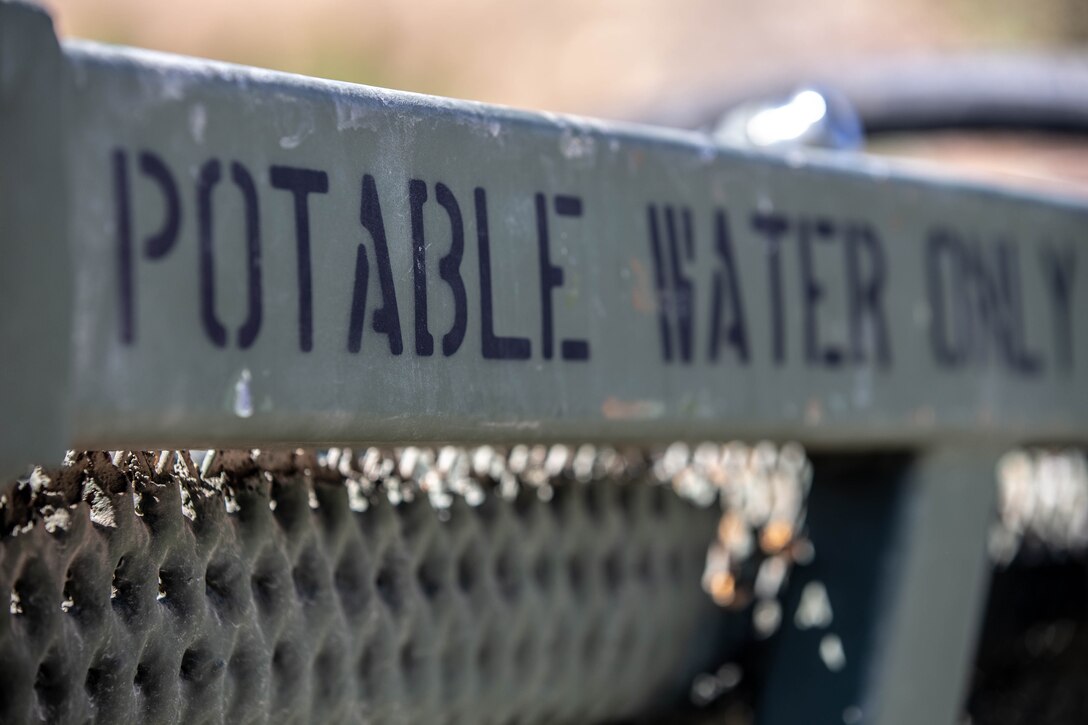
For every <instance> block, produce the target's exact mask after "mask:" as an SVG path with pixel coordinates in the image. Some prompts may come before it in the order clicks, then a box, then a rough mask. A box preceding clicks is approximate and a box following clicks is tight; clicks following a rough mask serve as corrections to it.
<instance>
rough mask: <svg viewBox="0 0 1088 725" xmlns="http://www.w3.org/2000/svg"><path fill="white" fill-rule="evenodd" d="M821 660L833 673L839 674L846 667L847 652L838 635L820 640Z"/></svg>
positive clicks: (826, 636) (830, 635) (829, 635)
mask: <svg viewBox="0 0 1088 725" xmlns="http://www.w3.org/2000/svg"><path fill="white" fill-rule="evenodd" d="M820 659H822V660H823V661H824V664H825V665H827V669H829V670H831V671H832V672H839V671H840V670H842V668H843V667H846V652H845V651H844V650H843V648H842V640H841V639H839V636H838V635H837V634H827V635H824V638H823V639H821V640H820Z"/></svg>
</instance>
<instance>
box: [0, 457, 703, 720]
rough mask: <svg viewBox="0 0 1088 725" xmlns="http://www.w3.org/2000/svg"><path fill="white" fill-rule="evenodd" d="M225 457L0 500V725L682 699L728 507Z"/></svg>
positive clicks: (515, 714) (635, 494)
mask: <svg viewBox="0 0 1088 725" xmlns="http://www.w3.org/2000/svg"><path fill="white" fill-rule="evenodd" d="M170 460H171V461H173V459H172V458H171V459H170ZM224 460H226V461H227V464H226V465H219V466H218V468H214V469H213V471H212V473H214V474H215V475H209V474H206V475H205V476H204V477H203V480H200V479H199V477H196V476H194V475H193V474H194V473H195V471H194V470H193V469H192V468H191V467H186V466H183V465H180V464H179V465H177V466H173V465H169V466H165V468H166V469H167V470H165V471H163V472H159V473H156V472H155V471H156V469H155V467H154V463H153V462H152V463H149V462H148V457H147V455H146V454H138V455H128V454H126V455H123V456H115V457H114V459H113V460H111V459H110V457H108V456H106V455H105V454H94V455H92V454H81V455H79V456H75V457H72V459H71V460H69V461H68V465H67V467H66V468H65V469H64V470H61V471H57V472H52V473H48V474H43V473H41V472H39V473H38V474H37V475H36V476H35V477H34V478H33V479H32V480H31V481H30V482H23V483H22V484H18V485H11V486H9V487H8V488H7V490H6V495H5V497H4V501H3V525H4V535H3V540H2V545H0V592H10V606H0V683H2V684H0V722H4V723H9V722H10V723H16V722H34V721H39V720H44V721H50V722H73V723H84V722H100V723H124V722H153V723H160V722H161V723H211V722H216V723H219V722H229V723H247V722H275V723H289V722H298V723H323V722H413V723H424V722H426V723H432V722H435V723H437V722H460V723H497V722H514V721H515V720H516V721H517V722H519V723H524V722H590V721H596V720H606V719H615V718H620V717H624V716H629V715H632V714H634V713H639V712H643V711H645V710H646V709H647V708H649V707H651V706H653V705H654V704H655V703H660V702H667V701H668V700H669V698H672V697H675V696H676V695H677V694H678V693H684V692H686V689H687V687H688V685H689V683H690V677H691V675H692V673H693V671H694V669H695V668H697V667H698V666H699V663H697V662H694V661H693V660H692V654H691V653H692V652H693V651H695V650H697V649H698V648H695V649H694V650H693V647H692V644H693V642H695V641H697V640H698V639H699V637H700V631H701V630H702V629H703V628H704V627H705V626H706V624H707V622H708V621H709V620H710V619H711V618H714V617H717V616H719V615H718V614H717V613H716V611H715V608H714V606H713V604H712V603H711V602H710V600H709V598H708V597H707V596H706V594H705V593H704V592H703V591H702V590H701V588H700V584H699V581H700V575H701V574H702V571H703V565H704V560H705V554H706V545H707V542H708V541H710V540H711V539H712V538H713V537H714V532H715V527H716V524H717V521H718V511H716V510H714V509H701V508H698V507H695V506H693V505H692V504H690V503H688V502H687V501H685V500H683V499H681V498H680V497H678V496H676V495H675V494H674V493H672V491H671V490H670V489H668V488H667V487H663V486H660V485H651V484H647V485H640V481H639V480H637V479H640V478H641V477H643V476H644V475H645V474H644V473H643V472H642V471H641V470H638V469H637V468H636V469H634V470H628V471H627V472H625V473H621V474H619V475H617V474H616V473H615V472H609V473H607V474H606V475H603V476H600V475H598V474H599V472H598V473H594V474H592V475H591V476H589V477H590V478H595V479H596V480H592V481H590V482H588V483H579V482H575V481H574V480H561V479H564V478H569V476H566V475H565V474H560V475H559V476H558V478H556V479H552V480H551V481H550V482H549V483H547V484H546V485H543V486H540V485H525V483H524V481H518V482H517V483H518V485H516V486H514V487H511V486H510V485H508V484H510V483H511V481H510V480H508V478H509V477H507V476H506V475H505V474H504V475H503V476H498V477H497V478H492V477H491V476H490V475H489V474H485V475H483V476H480V475H478V472H477V473H476V474H473V479H472V481H473V482H474V483H476V484H480V489H479V490H476V489H472V488H470V489H466V490H467V491H468V495H462V494H465V491H466V490H462V491H461V492H460V493H456V492H455V493H453V494H449V495H447V494H446V493H442V494H441V495H438V494H436V491H435V490H430V491H428V490H426V489H427V486H426V485H424V486H423V487H422V488H419V487H416V488H412V487H408V486H398V485H396V474H395V472H394V471H393V470H391V469H392V468H393V466H391V465H384V467H383V465H382V464H381V461H378V462H377V463H375V461H373V460H372V461H371V463H372V464H374V466H377V468H374V471H378V473H375V472H374V471H371V474H370V475H369V477H367V476H363V475H358V476H357V475H356V474H354V473H352V472H351V471H346V472H344V471H342V472H340V473H337V472H336V469H335V468H333V469H329V468H327V467H325V468H320V467H316V466H315V465H313V464H314V460H313V457H300V456H295V455H286V456H283V455H281V456H279V457H278V458H276V459H274V460H273V459H268V460H266V461H262V460H261V459H258V462H257V463H254V461H253V460H252V459H250V458H249V457H248V456H241V457H235V458H234V459H230V458H229V457H224ZM115 462H116V465H115ZM374 466H372V468H373V467H374ZM345 470H346V469H345ZM382 476H385V477H386V478H387V479H389V480H391V481H393V483H392V484H390V485H386V484H384V483H383V482H382V481H381V480H378V481H375V480H374V479H380V478H382ZM583 478H586V477H585V476H583ZM473 492H475V493H482V496H477V495H474V493H473ZM443 497H444V498H443ZM390 499H392V500H394V501H399V503H396V504H394V503H391V501H390ZM407 499H410V500H407ZM545 499H547V500H545ZM469 501H472V502H473V503H475V504H477V505H475V506H473V505H470V503H469ZM436 503H437V504H438V505H435V504H436Z"/></svg>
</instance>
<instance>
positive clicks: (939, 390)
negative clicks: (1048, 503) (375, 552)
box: [4, 16, 1088, 448]
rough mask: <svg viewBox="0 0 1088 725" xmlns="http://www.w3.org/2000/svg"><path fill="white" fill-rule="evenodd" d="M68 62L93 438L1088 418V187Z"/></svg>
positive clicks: (324, 88) (79, 330)
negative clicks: (950, 177) (954, 174)
mask: <svg viewBox="0 0 1088 725" xmlns="http://www.w3.org/2000/svg"><path fill="white" fill-rule="evenodd" d="M5 17H6V16H5ZM63 61H64V69H65V70H64V75H65V82H64V83H63V84H62V85H61V87H60V88H58V89H57V92H58V93H59V94H60V97H61V103H62V106H63V109H64V110H63V119H64V135H65V142H66V143H65V149H64V154H63V161H62V162H61V169H60V174H59V175H60V177H61V178H62V179H63V180H64V183H65V185H66V186H67V189H68V191H69V194H70V198H69V199H68V200H67V201H65V200H64V197H63V196H59V195H58V196H57V197H56V199H55V200H54V204H53V205H52V208H51V209H50V210H49V212H48V214H47V215H43V218H42V221H43V223H45V222H46V221H48V220H55V219H57V218H59V219H63V220H64V222H65V223H66V225H67V232H66V233H67V237H68V240H69V244H70V248H71V252H70V254H71V262H72V268H73V274H72V279H71V285H72V286H73V288H74V294H75V303H74V305H73V311H72V329H73V346H74V363H73V369H74V373H73V374H74V379H73V390H74V393H73V395H72V397H71V398H70V406H69V409H68V410H67V412H66V415H67V416H68V417H69V418H70V419H71V421H72V424H73V432H72V435H71V436H70V438H71V441H70V442H71V443H72V444H74V445H77V446H80V447H89V448H94V447H102V446H108V447H120V446H125V447H129V446H143V447H156V448H161V447H169V446H203V445H210V444H213V443H214V444H215V445H216V446H224V445H228V446H229V445H250V444H253V445H256V444H262V445H264V444H268V443H274V442H281V443H290V444H320V443H323V442H331V441H340V442H347V441H368V442H380V441H408V440H413V441H446V440H462V441H473V440H486V441H507V440H514V439H517V440H544V439H551V440H556V439H590V440H594V439H597V440H599V439H609V440H613V441H618V440H630V441H639V440H663V439H678V438H688V439H691V438H703V437H708V438H715V439H723V438H728V437H740V438H748V439H752V438H755V437H759V436H773V437H775V438H779V439H783V438H794V439H799V440H801V441H803V442H805V443H806V444H808V445H817V446H818V445H823V444H834V445H836V446H840V447H841V446H848V447H849V446H867V445H872V444H878V443H882V444H886V443H895V444H900V445H908V444H910V445H914V444H919V443H926V442H932V441H936V440H939V439H944V440H947V439H956V438H962V439H967V438H973V439H981V438H987V439H995V440H1002V441H1008V442H1013V441H1018V440H1025V439H1040V438H1047V439H1077V438H1079V439H1083V438H1084V435H1085V432H1086V431H1088V329H1086V327H1085V325H1084V321H1083V317H1081V316H1079V315H1078V310H1081V309H1083V308H1084V306H1085V303H1086V302H1088V260H1086V259H1085V257H1086V255H1088V251H1086V250H1088V247H1086V245H1085V237H1086V234H1088V232H1086V230H1088V224H1086V222H1088V206H1085V205H1084V204H1083V203H1080V202H1076V201H1072V200H1068V201H1067V200H1059V199H1044V198H1038V197H1031V196H1025V195H1014V194H1011V193H1006V192H1003V191H1000V190H996V189H987V188H980V187H975V186H967V185H961V184H956V183H951V182H948V181H942V180H937V179H932V178H924V177H920V176H918V177H912V176H910V175H908V174H906V173H903V172H902V171H900V170H896V169H895V168H894V167H891V166H886V165H884V164H883V163H879V162H876V161H873V160H867V159H865V158H864V157H862V156H858V155H834V154H830V153H827V154H819V153H811V154H807V155H798V154H794V155H790V156H770V155H759V154H755V153H746V152H743V151H737V150H731V149H725V148H722V147H720V146H717V145H715V144H714V143H713V141H712V140H711V139H710V137H708V136H704V135H698V134H694V133H687V132H677V131H670V130H664V129H657V128H649V127H637V126H625V125H618V124H610V123H602V122H597V121H589V120H584V119H575V118H568V117H559V116H553V115H547V114H530V113H524V112H518V111H512V110H507V109H502V108H494V107H489V106H483V105H478V104H473V103H467V102H461V101H451V100H446V99H441V98H431V97H424V96H418V95H412V94H406V93H398V92H393V91H386V90H381V89H376V88H368V87H361V86H353V85H347V84H342V83H334V82H328V81H320V80H314V79H309V78H301V77H297V76H290V75H284V74H279V73H272V72H266V71H261V70H255V69H248V68H240V67H235V66H228V65H222V64H216V63H209V62H204V61H195V60H189V59H184V58H178V57H171V56H165V55H159V54H153V53H147V52H141V51H134V50H126V49H117V48H109V47H103V46H98V45H91V44H83V43H70V44H66V45H65V46H64V47H63ZM4 112H5V113H7V112H8V111H7V110H5V111H4ZM48 163H51V162H50V161H48V160H47V159H44V160H43V161H42V165H47V164H48ZM4 173H5V174H6V175H10V174H11V173H12V172H11V171H10V170H5V171H4ZM37 173H38V169H37V167H36V166H35V167H32V168H29V169H28V170H26V171H23V172H21V174H22V175H24V176H29V177H31V178H33V177H34V175H35V174H37ZM4 243H5V245H6V246H9V247H10V246H11V245H12V244H15V245H24V244H28V243H30V242H29V240H27V239H23V238H18V239H5V240H4ZM12 314H18V315H34V314H35V309H34V308H33V306H28V307H25V308H21V309H19V310H18V311H12V310H7V311H5V315H12ZM42 332H44V331H42Z"/></svg>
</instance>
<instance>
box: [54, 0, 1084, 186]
mask: <svg viewBox="0 0 1088 725" xmlns="http://www.w3.org/2000/svg"><path fill="white" fill-rule="evenodd" d="M50 4H51V5H52V7H53V10H54V12H55V17H56V18H57V19H58V22H59V26H60V32H61V33H62V35H64V36H68V37H82V38H88V39H93V40H100V41H105V42H110V43H120V44H125V45H134V46H141V47H146V48H152V49H156V50H163V51H169V52H175V53H182V54H186V55H194V56H201V57H207V58H214V59H219V60H226V61H232V62H237V63H243V64H246V65H255V66H263V67H268V68H273V69H278V70H284V71H290V72H295V73H302V74H306V75H313V76H319V77H324V78H333V79H338V80H345V81H351V82H355V83H365V84H369V85H378V86H384V87H388V88H396V89H401V90H410V91H417V92H421V93H430V94H438V95H445V96H453V97H458V98H466V99H473V100H479V101H486V102H490V103H499V104H504V105H510V106H516V107H521V108H529V109H541V110H548V111H555V112H565V113H575V114H581V115H590V116H598V117H606V118H620V119H629V120H650V121H655V122H664V123H676V124H678V125H691V124H692V121H693V120H705V119H696V118H695V116H696V115H697V112H698V111H701V110H705V109H711V110H713V109H714V108H715V103H721V102H725V101H726V100H727V99H728V100H735V99H736V98H738V97H743V96H745V95H746V94H751V93H753V92H754V93H759V92H760V91H761V90H763V89H766V88H768V87H771V86H773V85H775V84H781V83H782V82H791V81H803V80H804V79H806V78H807V77H810V76H811V75H813V74H816V73H818V74H821V75H822V76H827V77H835V75H836V74H839V73H843V72H851V71H856V70H857V69H858V68H863V67H865V66H866V65H868V64H871V63H873V62H874V61H876V60H879V59H888V58H903V57H934V56H936V57H943V56H947V55H955V54H961V53H965V52H968V53H969V52H979V51H983V52H995V51H996V52H1008V51H1014V52H1024V51H1030V52H1034V51H1045V52H1048V53H1051V52H1053V53H1057V54H1060V55H1068V54H1070V53H1075V52H1077V51H1080V50H1082V49H1085V48H1086V47H1088V45H1086V43H1088V2H1085V1H1084V0H1034V1H1033V2H1024V1H1023V0H882V1H881V2H862V1H860V0H808V1H807V2H804V3H798V2H794V1H793V0H762V1H761V2H751V0H670V1H668V2H665V1H662V0H598V1H596V2H587V1H586V0H548V1H546V2H545V1H542V0H412V1H411V2H403V1H402V0H368V1H365V2H344V0H308V1H307V2H300V1H299V0H264V1H263V2H259V3H258V2H251V1H249V0H237V1H234V2H223V0H188V2H185V3H166V2H149V1H148V0H50ZM1084 147H1085V144H1084V143H1083V142H1081V141H1080V140H1079V139H1073V138H1070V137H1069V136H1068V135H1063V136H1057V137H1055V136H1053V135H1051V136H1048V137H1045V138H1043V137H1040V136H1032V137H1024V136H1023V134H1018V135H1016V137H1014V138H1010V137H1009V136H1008V135H1002V134H993V133H991V134H988V135H987V137H985V138H983V139H978V138H976V137H975V136H970V137H968V136H965V135H964V134H936V135H933V134H928V135H926V137H925V138H924V139H911V138H907V139H904V138H892V139H882V141H881V143H880V144H879V145H878V146H877V147H876V148H875V150H876V151H878V152H883V153H891V154H895V155H901V156H910V157H913V158H922V159H927V158H928V159H940V160H941V161H942V163H944V164H954V165H956V166H957V167H959V168H960V169H961V171H962V172H965V173H968V174H972V175H981V176H984V177H990V178H992V177H998V178H1001V179H1004V180H1006V181H1007V182H1008V183H1013V184H1025V183H1026V184H1030V185H1035V186H1039V185H1043V186H1045V187H1048V188H1050V189H1059V190H1067V191H1072V192H1075V193H1076V192H1079V193H1088V152H1086V151H1085V148H1084Z"/></svg>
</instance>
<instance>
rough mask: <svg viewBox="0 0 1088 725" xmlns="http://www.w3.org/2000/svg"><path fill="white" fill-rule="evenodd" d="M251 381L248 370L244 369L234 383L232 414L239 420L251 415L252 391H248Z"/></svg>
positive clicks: (251, 377)
mask: <svg viewBox="0 0 1088 725" xmlns="http://www.w3.org/2000/svg"><path fill="white" fill-rule="evenodd" d="M252 381H253V376H252V375H251V374H250V372H249V368H244V369H243V370H242V372H241V374H240V375H239V376H238V380H237V381H235V383H234V414H235V415H237V416H238V417H239V418H248V417H250V416H251V415H253V391H252V390H251V389H250V384H251V383H252Z"/></svg>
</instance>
